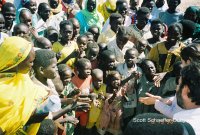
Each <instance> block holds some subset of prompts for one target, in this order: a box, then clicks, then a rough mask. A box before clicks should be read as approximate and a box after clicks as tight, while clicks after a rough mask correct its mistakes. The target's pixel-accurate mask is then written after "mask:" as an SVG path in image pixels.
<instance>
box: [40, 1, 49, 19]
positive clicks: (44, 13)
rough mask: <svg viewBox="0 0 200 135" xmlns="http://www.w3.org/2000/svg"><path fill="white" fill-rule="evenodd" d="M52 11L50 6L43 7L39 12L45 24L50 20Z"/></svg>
mask: <svg viewBox="0 0 200 135" xmlns="http://www.w3.org/2000/svg"><path fill="white" fill-rule="evenodd" d="M50 11H51V9H50V7H49V5H48V4H44V5H43V8H42V11H39V10H38V14H39V15H40V17H41V18H42V19H43V21H44V22H46V21H47V19H49V16H50Z"/></svg>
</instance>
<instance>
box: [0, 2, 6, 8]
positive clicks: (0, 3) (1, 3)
mask: <svg viewBox="0 0 200 135" xmlns="http://www.w3.org/2000/svg"><path fill="white" fill-rule="evenodd" d="M5 3H6V0H1V1H0V8H1V7H2V6H3V4H5Z"/></svg>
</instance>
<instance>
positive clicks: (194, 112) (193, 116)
mask: <svg viewBox="0 0 200 135" xmlns="http://www.w3.org/2000/svg"><path fill="white" fill-rule="evenodd" d="M173 119H175V120H177V121H185V122H188V123H189V124H190V125H191V126H192V127H193V129H194V132H195V133H196V135H200V108H195V109H190V110H183V111H180V112H178V113H176V114H174V117H173Z"/></svg>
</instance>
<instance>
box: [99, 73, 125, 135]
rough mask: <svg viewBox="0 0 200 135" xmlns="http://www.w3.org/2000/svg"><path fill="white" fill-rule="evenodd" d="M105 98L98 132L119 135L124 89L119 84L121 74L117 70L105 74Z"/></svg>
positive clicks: (102, 134)
mask: <svg viewBox="0 0 200 135" xmlns="http://www.w3.org/2000/svg"><path fill="white" fill-rule="evenodd" d="M107 80H108V81H107V90H106V92H107V99H106V101H105V105H104V107H103V111H102V113H101V115H100V122H99V129H98V132H99V133H100V134H101V135H104V134H105V132H106V131H107V132H109V133H112V134H114V135H120V133H122V132H121V124H120V122H121V118H122V107H121V99H122V96H123V94H124V92H123V91H124V89H123V87H122V86H121V75H120V74H119V72H117V71H112V72H110V74H108V76H107Z"/></svg>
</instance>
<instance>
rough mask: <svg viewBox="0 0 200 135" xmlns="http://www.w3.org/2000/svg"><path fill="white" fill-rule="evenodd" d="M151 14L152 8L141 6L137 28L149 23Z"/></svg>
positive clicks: (138, 12) (137, 18)
mask: <svg viewBox="0 0 200 135" xmlns="http://www.w3.org/2000/svg"><path fill="white" fill-rule="evenodd" d="M149 16H150V10H149V9H148V8H147V7H141V8H140V9H139V10H138V11H137V16H136V20H137V28H138V29H140V30H142V29H143V28H144V27H145V26H146V25H147V23H148V21H149Z"/></svg>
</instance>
